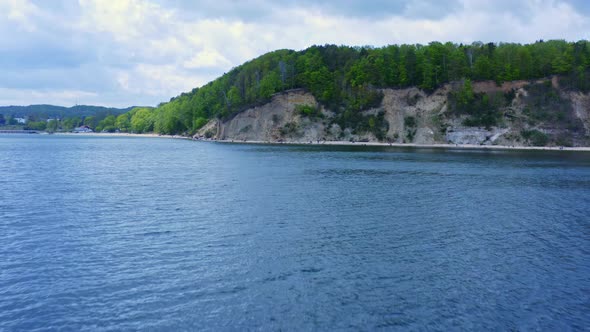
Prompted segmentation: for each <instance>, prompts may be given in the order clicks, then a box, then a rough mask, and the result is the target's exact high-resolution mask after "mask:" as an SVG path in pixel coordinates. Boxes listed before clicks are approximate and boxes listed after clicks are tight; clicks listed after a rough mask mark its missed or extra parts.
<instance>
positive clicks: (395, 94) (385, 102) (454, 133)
mask: <svg viewBox="0 0 590 332" xmlns="http://www.w3.org/2000/svg"><path fill="white" fill-rule="evenodd" d="M463 84H464V83H463V82H454V83H449V84H445V85H443V86H442V87H440V88H438V89H436V90H434V91H433V92H430V93H427V92H425V91H423V90H421V89H418V88H415V87H412V88H406V89H380V90H379V91H380V92H381V93H382V94H383V98H382V101H381V103H380V104H379V105H378V106H377V107H374V108H371V109H368V110H365V111H362V112H361V115H362V121H365V122H366V123H367V125H366V126H365V127H363V128H359V127H356V128H352V127H350V126H347V125H346V124H345V123H343V122H342V121H339V120H338V119H341V118H342V117H336V115H335V114H334V113H333V112H330V111H328V110H327V109H326V108H324V107H322V106H321V105H320V104H319V103H318V101H317V100H316V98H315V97H314V96H313V95H312V94H311V93H309V92H307V91H306V90H303V89H295V90H288V91H285V92H283V93H278V94H275V95H273V96H272V98H271V100H270V102H269V103H266V104H264V105H262V106H258V107H253V108H249V109H247V110H245V111H243V112H240V113H237V114H236V115H234V116H233V117H231V118H228V119H225V120H218V119H214V120H211V121H209V123H207V125H205V126H204V127H202V128H201V129H200V130H199V131H198V132H197V134H196V135H195V136H196V137H212V138H215V139H223V140H241V141H268V142H282V141H287V142H309V141H318V140H321V141H323V140H327V141H361V142H363V141H364V142H377V141H382V142H395V143H415V144H436V143H452V144H480V145H514V146H534V145H536V146H589V145H590V94H584V93H581V92H578V91H572V90H568V89H565V88H562V87H560V86H559V80H558V79H557V78H556V77H553V78H552V79H542V80H535V81H512V82H505V83H503V84H502V85H497V84H496V83H494V82H492V81H483V82H474V83H472V84H471V86H470V87H469V88H470V89H471V90H472V91H470V93H472V96H471V95H470V97H469V98H467V101H461V100H459V101H458V98H459V97H457V96H459V95H460V93H462V92H461V91H462V89H463V88H464V87H463ZM305 109H307V110H310V109H311V110H313V109H315V110H317V113H316V114H313V115H309V114H307V113H306V112H304V111H303V110H305ZM482 109H488V111H486V112H487V113H485V112H484V113H482ZM484 124H485V125H484Z"/></svg>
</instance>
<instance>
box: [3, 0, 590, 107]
mask: <svg viewBox="0 0 590 332" xmlns="http://www.w3.org/2000/svg"><path fill="white" fill-rule="evenodd" d="M55 1H56V2H53V1H52V2H44V3H37V4H38V6H35V5H34V4H33V3H32V2H30V1H28V0H0V13H4V14H0V27H7V26H10V24H12V25H16V26H17V27H18V28H19V29H22V30H23V31H26V32H27V33H28V35H26V36H19V35H18V34H15V33H14V31H13V30H10V31H7V30H6V29H2V30H0V41H1V42H3V45H13V44H14V45H17V46H18V48H14V49H9V51H12V52H13V53H14V52H17V53H18V52H21V49H22V50H26V51H27V52H28V53H27V54H31V53H32V54H35V52H37V53H39V54H43V53H44V52H47V49H48V48H47V47H46V45H43V44H42V43H40V41H41V42H43V41H46V42H47V43H48V42H49V41H51V42H52V43H53V44H51V45H52V46H53V48H54V49H60V48H61V49H63V50H68V51H69V52H70V53H72V52H71V50H84V51H85V52H81V53H80V54H78V53H76V56H75V57H72V59H73V60H72V61H74V60H76V61H78V60H77V59H78V58H79V57H81V56H83V55H85V56H86V57H87V58H86V59H83V60H84V61H85V62H84V63H83V64H76V63H72V64H69V62H68V64H69V65H70V66H72V67H76V66H78V67H81V66H84V68H85V69H84V70H85V72H89V74H90V75H92V72H91V71H92V70H94V71H95V74H94V75H92V76H93V77H96V79H97V80H98V79H101V80H108V81H110V82H106V81H105V83H104V84H94V85H92V87H90V86H89V85H84V84H86V83H83V82H82V83H80V84H81V86H80V87H79V89H77V90H80V91H86V90H90V91H92V92H90V93H93V94H94V95H93V96H91V97H92V98H95V100H96V102H97V103H98V104H106V105H109V104H117V105H120V104H121V103H122V102H123V103H125V104H127V105H132V104H150V103H151V104H157V103H158V102H160V101H166V100H168V99H169V98H170V97H173V96H175V95H177V94H179V93H181V92H183V91H188V90H191V89H192V88H194V87H196V86H200V85H203V84H205V83H207V81H209V80H211V79H214V78H215V77H217V76H219V75H221V74H223V73H224V72H227V71H229V70H230V68H231V67H235V66H238V65H240V64H241V63H243V62H244V61H248V60H250V59H252V58H254V57H257V56H259V55H261V54H263V53H265V52H268V51H272V50H275V49H280V48H290V49H296V50H301V49H304V48H306V47H308V46H311V45H312V44H326V43H330V44H332V43H333V44H347V45H374V46H381V45H387V44H395V43H422V44H425V43H428V42H430V41H434V40H438V41H443V42H444V41H453V42H463V43H470V42H473V41H483V42H489V41H494V42H500V41H509V42H521V43H525V42H533V41H535V40H538V39H555V38H559V39H568V40H577V39H584V38H588V34H587V31H590V17H588V14H587V13H585V12H583V11H580V10H578V8H576V7H574V5H572V3H570V2H564V1H565V0H562V1H558V0H523V1H519V2H513V1H508V0H498V1H495V2H490V1H484V0H460V1H458V2H457V3H456V4H455V5H454V6H453V7H452V9H453V10H445V13H444V15H442V14H441V15H439V16H437V15H436V12H438V10H432V13H428V14H427V15H426V14H425V15H422V14H421V13H422V12H424V11H426V10H430V9H432V8H435V7H432V4H433V2H431V1H417V2H403V4H402V5H400V6H397V7H399V10H398V11H396V12H387V10H394V8H396V6H393V5H388V3H387V2H384V1H381V2H374V3H373V2H371V3H369V2H367V5H366V6H365V7H363V11H364V14H363V15H353V14H351V13H352V12H354V11H350V10H336V9H337V6H339V5H340V6H342V5H341V2H339V3H338V4H333V5H330V6H327V5H299V6H296V5H293V4H291V5H284V4H283V5H281V3H275V2H268V1H266V0H257V2H256V6H258V7H257V8H264V10H263V11H262V12H261V15H258V16H257V15H255V13H256V11H249V12H248V13H247V14H243V15H241V14H240V11H237V12H231V13H230V14H231V15H230V14H227V15H221V14H215V15H213V16H207V13H208V12H207V11H206V10H204V11H199V9H200V7H199V6H197V5H194V4H193V6H194V7H195V8H196V9H195V10H194V11H185V10H184V8H185V7H178V8H171V7H170V3H171V2H168V1H166V2H164V1H162V2H156V1H157V0H117V1H114V0H79V2H78V5H77V6H72V3H71V2H70V1H67V0H55ZM353 2H354V1H351V0H349V1H347V2H345V3H353ZM49 3H60V4H61V7H58V8H57V9H56V8H52V7H51V5H48V4H49ZM172 3H174V2H172ZM176 3H178V1H177V2H176ZM186 3H191V4H192V2H186ZM298 3H299V4H301V3H308V2H305V1H304V2H298ZM231 5H232V3H231V1H230V3H226V2H225V3H224V1H223V0H218V2H217V3H216V4H215V6H213V5H211V4H209V5H207V6H205V7H204V8H208V10H209V11H210V12H212V13H220V12H223V8H224V6H225V7H227V6H231ZM64 6H66V7H67V8H68V10H67V11H62V9H63V8H62V7H64ZM355 6H357V7H358V6H359V3H357V2H355ZM371 7H373V11H375V13H376V14H375V15H368V14H370V13H369V12H368V9H367V8H371ZM439 7H440V6H439ZM240 8H241V7H240ZM355 8H356V7H355ZM359 8H360V7H359ZM436 8H438V7H436ZM378 11H380V12H379V13H377V12H378ZM64 12H65V13H67V14H63V13H64ZM64 15H67V16H64ZM240 15H241V16H240ZM7 22H10V24H9V25H7V24H8V23H7ZM17 40H18V43H17V42H12V43H11V41H17ZM40 44H41V45H42V46H38V45H40ZM8 47H12V46H8ZM15 47H16V46H15ZM4 51H6V50H4ZM1 52H3V51H2V50H0V70H3V71H4V72H5V73H11V75H4V76H5V77H15V75H17V74H20V72H21V71H27V70H29V69H27V68H29V67H31V64H30V63H25V62H26V61H25V60H23V63H22V66H21V68H17V67H18V66H15V65H14V63H6V64H3V62H2V53H1ZM23 52H24V51H23ZM55 54H60V53H59V52H55ZM29 58H31V57H29ZM83 60H79V61H83ZM55 71H56V72H59V70H55ZM34 74H35V72H34V71H30V70H29V71H28V72H27V77H32V79H34ZM43 82H50V80H47V78H46V77H44V79H43ZM0 87H4V90H5V91H7V90H6V89H12V90H10V91H12V92H14V96H16V97H14V98H12V99H10V100H12V101H16V99H18V98H22V100H21V102H20V104H29V103H33V102H34V100H39V98H43V97H46V98H47V100H45V101H43V102H50V103H61V102H67V101H68V100H69V103H70V104H71V103H72V101H73V100H72V99H76V98H77V97H76V96H75V95H73V94H71V91H74V90H72V89H71V87H67V88H64V90H66V91H70V92H68V93H70V94H69V95H68V94H67V93H66V94H64V95H59V93H57V92H56V91H54V92H55V93H54V92H52V93H48V92H47V93H45V94H43V93H44V92H41V93H40V94H39V93H38V94H33V93H31V89H28V90H27V89H26V88H24V90H20V88H17V87H15V86H14V85H13V86H11V82H10V81H9V80H8V79H6V81H2V78H1V77H0ZM54 88H55V87H52V86H50V85H47V86H44V87H41V88H39V89H38V90H39V91H52V89H54ZM101 88H102V89H103V90H100V89H101ZM33 90H35V89H33ZM18 91H23V92H22V93H17V92H18ZM35 91H37V90H35ZM86 97H90V96H86ZM7 100H8V99H6V98H4V99H2V100H0V103H6V101H7Z"/></svg>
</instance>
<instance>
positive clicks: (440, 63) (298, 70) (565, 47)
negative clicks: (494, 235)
mask: <svg viewBox="0 0 590 332" xmlns="http://www.w3.org/2000/svg"><path fill="white" fill-rule="evenodd" d="M589 72H590V43H589V42H588V41H578V42H566V41H562V40H552V41H538V42H536V43H534V44H528V45H521V44H510V43H501V44H494V43H488V44H483V43H473V44H471V45H462V44H459V45H458V44H453V43H446V44H443V43H439V42H433V43H430V44H428V45H390V46H386V47H381V48H372V47H348V46H335V45H325V46H312V47H310V48H308V49H306V50H303V51H300V52H295V51H291V50H278V51H275V52H271V53H268V54H265V55H263V56H261V57H259V58H257V59H254V60H252V61H249V62H247V63H244V64H243V65H241V66H238V67H236V68H234V69H232V70H231V71H229V72H228V73H226V74H224V75H223V76H221V77H219V78H218V79H216V80H214V81H212V82H210V83H208V84H207V85H205V86H203V87H201V88H195V89H194V90H192V91H191V92H188V93H183V94H181V95H180V96H178V97H175V98H172V99H171V100H170V102H167V103H163V104H161V105H159V107H157V108H156V109H154V110H153V111H150V113H149V114H150V116H149V117H148V116H147V113H146V111H144V112H137V111H136V112H135V114H139V115H140V116H141V117H142V121H141V122H142V126H141V129H143V130H149V131H152V130H153V131H156V132H159V133H165V134H175V133H192V132H194V131H195V130H197V129H198V128H199V127H201V126H203V125H204V124H205V123H207V121H208V120H209V119H211V118H215V117H218V118H228V117H231V116H232V115H234V114H236V113H238V112H240V111H242V110H244V109H247V108H249V107H251V106H255V105H261V104H264V103H266V102H267V101H269V99H270V97H271V96H272V95H273V94H275V93H277V92H281V91H285V90H288V89H293V88H304V89H306V90H307V91H309V92H311V93H312V94H313V95H314V96H315V97H316V98H317V100H318V101H319V102H320V103H321V104H322V105H323V106H324V107H326V108H327V109H329V110H331V111H333V112H335V113H336V114H337V119H336V121H340V122H344V123H346V122H351V121H352V122H354V121H355V119H356V118H357V117H358V113H359V112H360V111H362V110H366V109H368V108H371V107H374V106H376V105H379V103H380V101H381V99H382V94H381V93H380V92H379V90H378V89H376V88H385V87H389V88H403V87H410V86H416V87H419V88H421V89H423V90H425V91H427V92H428V91H433V90H434V89H435V88H437V87H440V86H441V85H443V84H445V83H448V82H452V81H458V80H461V79H465V78H468V79H471V80H473V81H479V80H493V81H495V82H497V83H498V84H500V83H502V82H505V81H513V80H529V79H535V78H542V77H548V76H550V75H554V74H560V75H562V76H561V77H562V86H567V87H569V88H571V89H578V90H581V91H588V90H589V89H590V73H589ZM130 116H132V115H131V114H130ZM131 120H132V119H130V121H131ZM146 121H147V124H145V123H143V122H146ZM138 129H140V128H136V130H138Z"/></svg>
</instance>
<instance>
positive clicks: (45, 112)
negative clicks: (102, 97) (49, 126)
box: [0, 105, 133, 119]
mask: <svg viewBox="0 0 590 332" xmlns="http://www.w3.org/2000/svg"><path fill="white" fill-rule="evenodd" d="M131 109H133V107H128V108H113V107H103V106H89V105H76V106H73V107H63V106H54V105H30V106H0V114H2V115H4V116H11V117H19V118H22V117H33V118H35V119H50V118H60V119H63V118H73V117H79V118H83V117H87V116H96V117H98V118H104V117H106V116H107V115H111V114H112V115H119V114H123V113H126V112H129V111H130V110H131Z"/></svg>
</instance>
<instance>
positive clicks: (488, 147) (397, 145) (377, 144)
mask: <svg viewBox="0 0 590 332" xmlns="http://www.w3.org/2000/svg"><path fill="white" fill-rule="evenodd" d="M202 141H205V142H215V143H223V144H267V145H314V146H322V145H324V146H361V147H362V146H367V147H395V148H418V149H460V150H531V151H582V152H590V147H586V146H584V147H559V146H508V145H476V144H443V143H440V144H416V143H382V142H355V143H353V142H349V141H320V142H319V143H318V142H317V141H316V142H311V143H310V142H307V143H306V142H269V141H244V140H202Z"/></svg>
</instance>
